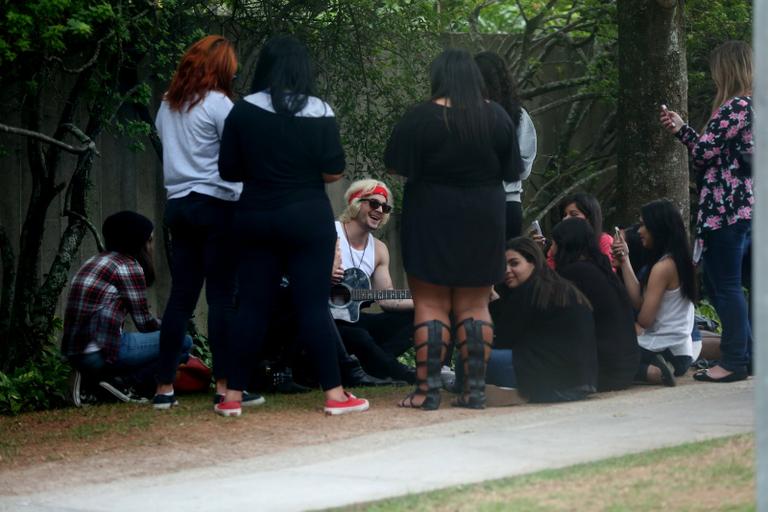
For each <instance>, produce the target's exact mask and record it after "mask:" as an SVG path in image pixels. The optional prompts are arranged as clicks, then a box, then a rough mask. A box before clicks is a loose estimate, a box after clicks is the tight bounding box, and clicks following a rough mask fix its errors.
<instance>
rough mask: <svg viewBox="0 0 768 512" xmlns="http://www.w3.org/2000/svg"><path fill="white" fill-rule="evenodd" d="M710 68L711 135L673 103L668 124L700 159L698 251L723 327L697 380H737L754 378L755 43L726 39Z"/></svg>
mask: <svg viewBox="0 0 768 512" xmlns="http://www.w3.org/2000/svg"><path fill="white" fill-rule="evenodd" d="M709 66H710V72H711V74H712V79H713V80H714V82H715V86H716V87H717V95H716V97H715V100H714V102H713V103H712V116H711V117H710V118H709V121H708V122H707V125H706V128H705V129H704V133H702V134H701V135H699V134H698V133H696V131H695V130H694V129H693V128H691V127H690V126H689V125H687V124H685V123H684V122H683V120H682V119H681V118H680V116H679V115H678V114H677V113H676V112H673V111H671V110H667V108H666V106H662V110H661V123H662V124H663V126H664V127H665V128H666V129H667V130H668V131H669V132H670V133H673V134H674V135H675V137H677V138H678V139H679V140H680V142H682V143H683V144H685V145H686V146H687V147H688V151H689V153H690V156H691V161H692V162H693V167H694V169H695V172H696V181H697V185H698V189H699V211H698V213H697V215H696V245H695V250H694V255H695V260H696V261H698V260H699V259H700V258H701V259H703V263H704V282H705V284H706V288H707V291H708V293H709V296H710V298H711V300H712V303H713V305H714V306H715V310H716V311H717V314H718V315H719V316H720V321H721V322H722V325H723V333H722V337H721V339H720V352H721V357H720V362H719V364H718V365H717V366H714V367H712V368H710V369H708V370H703V371H701V372H699V373H697V374H696V375H694V378H695V379H697V380H702V381H707V382H733V381H738V380H743V379H746V378H747V375H748V368H749V366H750V365H751V346H752V326H751V322H750V319H749V307H748V304H747V299H746V297H745V295H744V290H743V288H742V284H743V283H742V279H743V275H742V271H743V269H747V268H749V254H750V247H751V244H752V204H753V202H754V196H753V195H752V152H753V150H754V144H753V141H752V48H750V46H749V45H748V44H747V43H745V42H742V41H728V42H726V43H723V44H722V45H720V46H718V47H717V48H715V49H714V50H713V51H712V54H711V56H710V63H709ZM747 273H749V272H747ZM749 280H750V277H749V276H747V279H746V281H747V286H749Z"/></svg>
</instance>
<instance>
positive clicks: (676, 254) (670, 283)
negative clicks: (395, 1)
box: [613, 200, 696, 386]
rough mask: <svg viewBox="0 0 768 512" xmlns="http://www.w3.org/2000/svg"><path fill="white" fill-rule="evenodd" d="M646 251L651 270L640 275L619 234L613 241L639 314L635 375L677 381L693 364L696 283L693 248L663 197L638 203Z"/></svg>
mask: <svg viewBox="0 0 768 512" xmlns="http://www.w3.org/2000/svg"><path fill="white" fill-rule="evenodd" d="M638 233H639V235H640V239H641V241H642V243H643V247H645V248H646V249H648V250H649V251H650V252H649V266H650V272H647V273H645V274H644V276H643V277H642V278H641V279H640V280H638V279H637V277H636V274H635V271H634V269H633V268H632V264H631V262H630V260H629V258H628V254H629V250H628V247H627V243H626V241H625V240H624V237H623V236H619V237H617V239H616V240H615V241H614V243H613V255H614V259H615V260H616V261H617V263H618V265H619V266H620V268H621V275H622V278H623V279H624V285H625V286H626V287H627V292H628V293H629V297H630V299H631V300H632V305H633V307H634V308H635V310H636V311H638V314H637V325H638V330H639V331H640V333H639V334H638V337H637V341H638V343H639V344H640V347H641V364H640V368H639V370H638V373H637V377H636V378H637V379H638V380H641V381H646V382H650V383H655V384H664V385H666V386H674V385H675V377H676V376H677V377H679V376H681V375H683V374H684V373H685V372H686V371H687V370H688V367H689V366H690V365H691V361H692V356H693V344H692V340H691V331H692V330H693V320H694V306H693V302H694V301H695V300H696V283H695V279H694V267H693V261H692V259H691V248H690V244H689V243H688V235H687V234H686V232H685V226H684V224H683V218H682V216H681V215H680V211H679V210H678V209H677V208H676V207H675V206H674V205H673V204H672V203H671V202H669V201H667V200H657V201H652V202H650V203H648V204H646V205H645V206H643V207H642V209H641V217H640V226H639V228H638Z"/></svg>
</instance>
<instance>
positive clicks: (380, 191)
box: [349, 185, 389, 204]
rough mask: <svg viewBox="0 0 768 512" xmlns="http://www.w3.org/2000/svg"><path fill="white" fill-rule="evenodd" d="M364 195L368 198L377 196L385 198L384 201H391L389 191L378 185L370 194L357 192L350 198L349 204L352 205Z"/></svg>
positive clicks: (361, 191)
mask: <svg viewBox="0 0 768 512" xmlns="http://www.w3.org/2000/svg"><path fill="white" fill-rule="evenodd" d="M363 193H365V195H366V196H375V195H379V196H384V199H385V200H387V201H389V194H387V189H385V188H384V187H382V186H381V185H376V187H375V188H374V189H373V190H371V191H370V192H364V191H363V190H358V191H357V192H355V193H354V194H352V195H351V196H349V204H352V201H354V200H355V199H357V198H359V197H360V196H362V195H363Z"/></svg>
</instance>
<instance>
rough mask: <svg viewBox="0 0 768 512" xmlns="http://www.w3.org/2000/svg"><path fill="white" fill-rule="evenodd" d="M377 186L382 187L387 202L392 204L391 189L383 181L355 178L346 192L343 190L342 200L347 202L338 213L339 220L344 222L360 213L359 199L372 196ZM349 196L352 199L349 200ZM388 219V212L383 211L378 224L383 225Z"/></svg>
mask: <svg viewBox="0 0 768 512" xmlns="http://www.w3.org/2000/svg"><path fill="white" fill-rule="evenodd" d="M377 188H383V189H384V190H385V191H386V192H387V195H386V197H387V204H388V205H390V206H392V205H393V202H394V198H393V197H392V191H390V190H389V187H388V186H387V185H386V184H385V183H384V182H382V181H379V180H374V179H367V180H357V181H355V182H353V183H352V184H351V185H350V186H349V188H348V189H347V191H346V192H344V201H345V202H346V203H347V207H346V208H344V211H343V212H341V215H339V220H340V221H341V222H342V223H346V222H350V221H351V220H352V219H354V218H355V217H357V215H358V214H359V213H360V202H361V199H365V198H366V197H368V196H372V195H373V194H374V191H375V190H376V189H377ZM350 198H354V199H352V200H350ZM388 221H389V214H388V213H385V214H384V217H382V219H381V222H380V223H379V226H383V225H384V224H386V223H387V222H388Z"/></svg>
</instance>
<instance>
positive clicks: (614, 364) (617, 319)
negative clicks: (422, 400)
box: [552, 217, 640, 391]
mask: <svg viewBox="0 0 768 512" xmlns="http://www.w3.org/2000/svg"><path fill="white" fill-rule="evenodd" d="M552 242H553V252H554V259H555V267H556V268H557V273H558V274H560V275H561V276H563V277H564V278H566V279H568V280H569V281H571V282H572V283H573V284H575V285H576V287H577V288H578V289H579V290H580V291H581V292H582V293H583V294H584V295H585V296H586V297H587V299H589V302H590V303H591V304H592V312H593V315H594V318H595V338H596V340H597V365H598V374H597V389H598V390H599V391H609V390H617V389H624V388H627V387H628V386H629V385H630V384H632V380H633V379H634V377H635V373H636V372H637V365H638V363H639V360H640V351H639V347H638V345H637V336H636V334H635V315H634V311H633V310H632V303H631V302H630V300H629V295H627V291H626V289H625V288H624V285H623V284H622V283H621V281H619V278H618V277H617V276H616V274H615V273H614V271H613V268H612V267H611V263H610V261H609V260H608V257H607V256H606V255H605V254H603V253H602V251H600V247H599V246H598V245H597V240H596V238H595V232H594V231H592V227H591V226H590V225H589V223H588V222H587V221H586V220H585V219H581V218H578V217H574V218H567V219H566V220H564V221H562V222H560V223H559V224H558V225H557V226H555V228H554V229H553V230H552Z"/></svg>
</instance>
